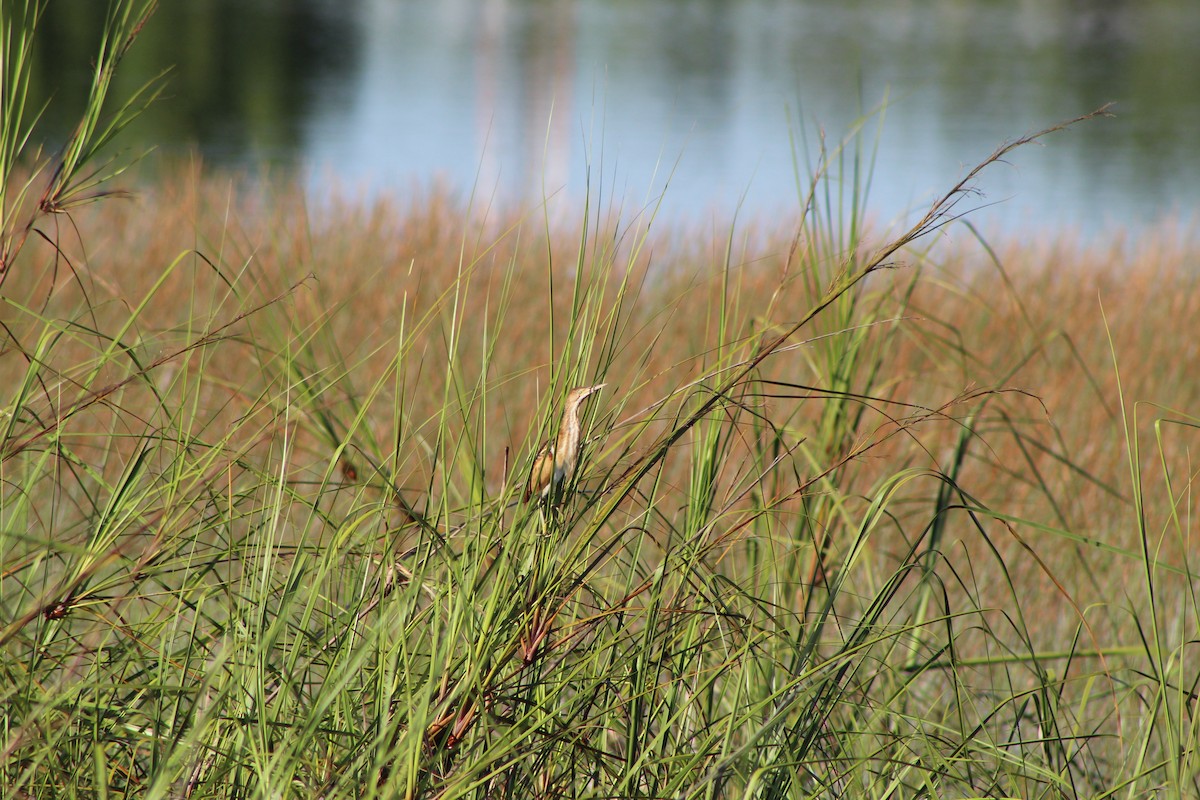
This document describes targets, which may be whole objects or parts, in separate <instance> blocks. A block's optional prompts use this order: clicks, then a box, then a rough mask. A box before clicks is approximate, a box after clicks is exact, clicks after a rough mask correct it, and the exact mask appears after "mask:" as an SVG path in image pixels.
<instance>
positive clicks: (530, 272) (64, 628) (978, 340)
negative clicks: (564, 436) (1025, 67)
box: [0, 4, 1200, 798]
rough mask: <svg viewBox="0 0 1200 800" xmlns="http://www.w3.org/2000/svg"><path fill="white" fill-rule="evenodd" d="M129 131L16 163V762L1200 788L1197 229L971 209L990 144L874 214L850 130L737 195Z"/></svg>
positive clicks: (660, 786) (6, 575)
mask: <svg viewBox="0 0 1200 800" xmlns="http://www.w3.org/2000/svg"><path fill="white" fill-rule="evenodd" d="M150 8H151V6H149V5H147V6H144V7H142V6H139V7H137V8H134V6H131V5H121V4H117V5H116V6H114V9H115V10H114V16H113V20H112V26H111V28H110V32H109V35H108V38H107V39H106V41H109V42H115V43H122V42H126V43H128V42H132V41H133V39H134V38H135V37H136V31H137V30H138V28H139V25H140V19H141V17H140V16H139V14H140V13H148V11H149V10H150ZM122 9H124V10H125V15H124V16H122V15H121V14H122V11H121V10H122ZM138 9H140V11H139V10H138ZM135 12H136V13H135ZM9 24H13V23H9ZM35 28H36V26H35V25H34V24H32V23H29V24H27V25H25V26H24V27H20V26H18V30H17V31H16V32H17V33H21V34H22V35H25V36H32V35H33V32H34V30H35ZM10 41H11V39H10ZM13 52H14V51H13V50H12V49H11V48H10V49H9V50H8V51H6V53H7V55H6V58H9V59H13V58H15V57H14V55H13ZM17 52H18V55H19V50H18V51H17ZM123 52H124V51H123V49H122V48H121V47H113V48H109V49H108V50H106V51H103V52H102V56H104V53H108V54H109V55H108V59H109V60H106V59H105V58H104V57H102V58H100V59H99V60H98V62H97V64H98V74H101V75H103V74H105V70H106V69H109V68H110V67H111V68H112V69H115V68H116V65H117V63H119V60H120V56H121V55H122V54H123ZM17 60H18V61H19V59H17ZM6 64H9V65H10V66H12V64H11V62H6ZM18 66H19V65H18ZM9 74H18V75H19V74H20V72H19V70H16V71H15V72H13V71H12V70H10V72H9ZM101 83H102V82H98V85H100V84H101ZM101 88H103V87H101ZM6 91H9V89H6ZM150 91H152V89H151V90H150ZM9 97H11V95H6V98H9ZM103 101H104V93H103V92H100V95H99V96H98V97H97V98H96V102H97V106H96V109H97V113H98V110H99V108H100V106H101V105H102V104H103ZM135 106H136V104H134V105H126V106H122V107H121V108H122V111H119V112H118V119H119V118H120V116H119V115H120V114H122V113H126V112H129V113H132V112H134V111H136V107H135ZM1089 116H1095V115H1089ZM6 120H7V122H6V124H7V125H8V127H5V128H4V129H3V130H2V131H0V134H2V135H0V140H2V141H3V142H4V143H6V148H5V150H4V153H5V154H9V155H14V156H15V154H17V152H18V151H19V150H20V148H19V147H17V146H16V144H17V143H19V142H20V141H21V137H20V136H19V135H17V134H14V133H13V131H14V130H15V131H18V132H19V131H20V130H21V127H20V122H19V120H17V121H16V122H13V117H11V116H9V117H7V118H6ZM1081 124H1102V123H1101V122H1098V121H1095V120H1091V119H1089V120H1088V121H1086V122H1081ZM14 126H15V127H14ZM118 129H119V126H118ZM1060 129H1061V126H1055V127H1054V128H1052V129H1050V130H1048V131H1046V132H1044V134H1038V135H1036V136H1033V137H1026V138H1025V139H1020V140H1016V141H1014V142H1013V143H1011V145H1009V146H1008V147H1018V146H1023V145H1024V144H1025V143H1027V142H1028V141H1032V140H1033V139H1035V138H1037V136H1040V135H1054V134H1055V133H1056V132H1057V131H1058V130H1060ZM104 130H105V129H103V128H97V127H96V126H88V125H82V126H81V128H80V131H79V133H78V134H77V136H78V137H80V144H79V147H78V148H76V149H75V150H73V149H72V148H70V147H68V148H65V149H64V151H63V153H65V154H68V155H69V154H70V153H71V152H79V153H81V154H83V155H82V156H80V158H79V159H78V160H77V163H70V162H69V160H68V159H65V158H64V156H63V155H62V154H60V155H59V156H54V157H51V158H50V159H49V160H46V159H43V160H42V161H39V160H38V159H37V158H27V159H25V160H21V159H17V158H15V157H11V158H10V157H8V155H6V157H5V159H4V160H3V163H2V164H0V166H3V167H4V184H3V185H4V186H5V197H4V204H3V205H4V210H5V226H4V235H5V239H4V242H3V244H4V249H3V252H4V255H5V260H4V273H3V278H2V282H0V295H2V296H3V300H4V303H3V306H2V307H0V323H2V325H3V327H2V329H0V330H2V332H3V336H4V344H3V349H2V350H0V374H2V375H3V377H4V380H3V385H4V386H6V387H8V388H7V389H6V392H5V395H4V399H3V401H2V402H3V405H0V409H3V416H2V419H3V423H4V429H3V435H2V436H0V609H2V612H0V670H2V671H3V673H4V675H5V678H6V680H5V681H4V683H3V686H2V688H0V692H2V693H3V694H2V696H0V699H2V700H3V706H4V708H5V712H4V715H3V718H2V719H0V786H3V792H4V796H5V797H21V798H27V797H60V796H88V797H91V796H98V797H214V798H217V797H220V798H242V797H246V798H250V797H271V798H276V797H292V796H295V797H306V798H307V797H328V798H333V797H351V796H353V797H356V798H366V797H438V798H458V797H520V798H528V797H560V796H572V797H598V798H606V797H622V798H625V797H630V798H633V797H646V798H651V797H653V798H662V797H679V798H715V797H733V796H748V797H763V798H777V797H801V796H803V797H810V796H822V797H881V798H882V797H897V796H904V797H908V796H922V797H977V796H989V797H993V796H1009V797H1056V798H1057V797H1081V796H1083V797H1107V796H1111V795H1116V794H1121V795H1123V796H1130V797H1141V796H1153V797H1186V796H1191V795H1193V794H1195V793H1196V792H1197V791H1198V790H1200V785H1198V783H1197V776H1196V740H1197V731H1196V725H1197V723H1196V720H1195V717H1194V714H1193V711H1194V708H1195V692H1196V684H1197V681H1198V680H1200V672H1198V671H1197V669H1196V667H1195V666H1194V664H1195V659H1194V657H1193V653H1192V651H1193V650H1194V647H1193V646H1192V643H1193V642H1194V641H1195V640H1196V635H1197V618H1198V615H1197V606H1196V594H1195V589H1194V585H1195V580H1194V578H1193V576H1194V574H1195V568H1194V567H1192V566H1191V551H1192V550H1193V549H1194V547H1193V540H1192V538H1191V529H1192V524H1193V523H1192V518H1191V484H1192V475H1193V471H1194V468H1193V466H1192V464H1191V460H1190V439H1191V434H1192V431H1193V430H1194V429H1195V418H1194V417H1193V416H1191V415H1190V414H1191V412H1190V411H1189V409H1194V408H1196V402H1195V401H1196V398H1195V397H1194V396H1193V394H1194V392H1195V391H1196V389H1195V385H1194V382H1192V381H1189V380H1188V376H1189V375H1190V373H1191V371H1192V370H1191V366H1192V364H1193V363H1194V355H1195V354H1194V352H1193V351H1194V350H1195V348H1196V344H1195V343H1194V342H1193V341H1191V339H1190V338H1188V337H1186V336H1184V335H1183V334H1182V333H1181V331H1183V330H1186V327H1185V325H1184V324H1183V323H1181V321H1186V320H1188V319H1190V318H1191V317H1192V316H1193V312H1194V309H1193V305H1195V304H1196V303H1198V302H1200V300H1197V299H1196V298H1197V297H1198V296H1200V295H1198V294H1197V293H1196V292H1195V291H1192V289H1193V288H1194V282H1195V281H1196V275H1197V269H1196V256H1197V253H1200V248H1198V246H1197V242H1196V240H1195V237H1194V235H1193V230H1192V229H1189V228H1187V227H1185V226H1177V227H1172V228H1166V227H1164V229H1163V230H1162V231H1160V232H1148V233H1144V234H1143V235H1142V236H1140V237H1139V239H1138V240H1137V241H1136V242H1122V241H1120V240H1118V239H1115V238H1114V239H1112V240H1110V241H1108V242H1102V243H1090V242H1081V241H1078V240H1075V239H1072V238H1070V237H1068V236H1064V237H1062V238H1061V239H1059V240H1056V241H1048V242H1009V241H1005V240H998V239H994V238H990V237H986V236H982V235H979V233H978V232H977V231H975V230H974V229H973V228H972V227H971V226H970V224H969V219H970V218H969V216H968V217H966V219H965V220H962V219H959V220H952V219H951V218H952V217H954V216H956V215H958V214H960V213H961V212H962V211H964V210H965V204H966V203H969V202H970V200H971V198H972V194H971V191H972V189H973V187H975V186H976V185H978V182H979V181H986V167H987V165H988V164H990V163H993V162H994V161H995V160H998V159H1000V158H1002V157H1003V156H1004V154H1005V153H1006V152H1007V151H1006V150H1005V149H1004V148H1001V149H1000V150H998V151H997V153H996V154H995V155H994V156H993V157H992V158H991V159H989V160H988V161H987V162H985V163H984V164H983V165H981V170H982V171H980V172H978V173H972V174H971V175H969V176H967V178H966V179H965V180H964V183H963V184H960V185H958V186H955V187H950V188H949V189H948V191H947V193H946V195H945V196H944V197H943V198H942V199H941V200H939V201H937V202H935V204H934V206H933V208H932V209H931V211H930V213H929V215H928V216H926V217H925V218H923V219H915V220H914V221H913V223H912V227H911V228H909V229H907V230H875V229H872V226H871V225H870V224H869V219H870V216H869V202H868V200H869V193H868V192H867V191H866V186H867V184H868V183H869V182H868V181H866V180H865V179H862V178H853V177H852V178H848V179H838V180H835V179H833V178H832V177H831V175H861V174H862V171H861V170H859V169H855V168H854V167H855V165H858V164H861V163H865V162H866V161H867V160H868V158H869V153H864V152H863V150H862V147H863V145H862V141H863V138H862V137H861V136H857V135H854V134H853V133H852V135H850V136H848V137H847V140H846V142H845V143H844V144H843V145H842V146H839V147H836V148H833V149H832V150H830V151H828V152H819V153H817V154H815V155H814V158H813V163H814V164H815V166H814V167H813V168H812V169H811V170H810V179H811V182H810V186H809V189H808V190H807V192H806V193H805V194H804V196H802V197H800V198H799V199H798V203H797V209H796V213H795V215H794V217H793V218H791V219H789V220H786V221H782V222H777V223H771V224H770V225H768V224H765V223H762V222H761V221H751V222H749V223H746V222H742V223H738V224H733V223H730V224H729V225H728V226H726V227H724V228H723V229H720V228H711V227H710V228H704V227H699V226H696V225H694V224H688V223H681V222H677V221H672V220H664V219H662V218H660V217H659V215H658V214H657V212H656V209H655V208H654V207H653V206H651V207H647V208H622V207H616V206H612V205H603V206H601V205H599V204H598V200H597V199H596V198H591V197H589V198H587V199H585V200H583V201H581V202H580V204H579V206H578V208H577V209H575V213H567V214H560V213H558V212H555V213H551V212H550V211H548V210H547V209H546V208H542V207H531V208H497V207H491V206H488V205H487V204H486V203H484V202H482V201H481V200H480V199H479V198H478V197H475V196H472V195H471V194H459V193H456V192H455V191H453V190H450V189H447V188H444V187H437V186H434V187H424V188H414V189H413V190H412V191H410V192H407V193H405V194H404V195H396V196H394V197H390V198H389V197H381V198H374V199H372V200H371V201H370V202H360V201H356V200H355V199H354V198H353V197H350V196H342V197H334V198H322V199H321V200H320V202H319V203H315V204H313V203H310V201H309V200H307V199H306V198H305V196H304V193H303V192H301V191H300V190H299V188H298V186H297V184H296V183H295V182H294V181H293V180H291V179H289V178H288V177H287V176H264V175H255V176H244V175H230V174H223V173H221V172H220V171H217V170H212V169H209V168H206V167H204V166H203V165H202V164H200V163H199V162H193V163H190V164H186V165H180V164H176V165H163V164H159V165H156V170H155V172H154V177H153V178H149V179H146V180H145V181H144V182H143V183H141V184H138V183H137V182H136V181H135V180H134V179H133V178H132V177H131V176H129V175H128V174H122V173H121V172H120V170H118V169H110V170H109V171H107V172H101V173H89V172H87V171H86V170H83V169H82V166H83V165H85V164H88V163H91V162H89V160H88V158H90V156H88V154H90V153H92V152H93V151H92V149H91V147H90V145H91V144H94V143H95V139H96V136H97V135H98V134H97V133H96V131H100V132H101V133H103V131H104ZM96 152H99V151H96ZM27 155H28V154H27ZM83 156H88V158H85V157H83ZM55 159H58V160H57V161H56V160H55ZM89 176H90V177H89ZM114 181H125V182H127V184H128V185H130V186H134V187H136V191H135V192H133V194H132V196H130V197H127V198H122V199H118V198H113V197H109V196H107V195H105V194H104V193H105V192H107V191H108V190H109V188H108V187H111V186H113V185H114ZM98 192H99V193H100V194H97V193H98ZM98 199H102V200H103V201H104V202H92V201H94V200H98ZM85 201H86V202H85ZM598 382H605V383H607V388H606V389H605V391H604V393H603V394H602V395H600V396H599V400H598V401H597V400H595V399H593V400H592V401H589V402H590V405H589V406H588V413H587V414H586V415H585V430H586V433H587V435H588V442H587V445H586V446H585V449H584V456H583V461H582V463H581V469H580V474H579V476H578V480H577V481H576V482H574V483H573V484H572V485H571V486H569V487H568V491H567V497H566V501H565V502H564V503H563V504H562V505H561V506H556V507H550V506H547V505H543V504H538V503H527V502H522V501H521V500H520V499H519V497H520V495H521V494H522V489H523V484H524V481H525V476H526V475H527V474H528V469H529V467H530V464H531V460H532V457H533V453H534V450H535V448H536V445H537V443H538V442H540V441H542V440H543V439H544V438H545V437H546V436H547V435H550V434H552V433H553V431H554V428H555V426H556V424H557V418H558V414H559V413H560V412H561V402H562V398H563V397H564V396H565V394H566V392H567V390H568V389H569V388H571V387H572V386H578V385H585V384H591V383H598Z"/></svg>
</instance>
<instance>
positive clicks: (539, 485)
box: [525, 442, 554, 501]
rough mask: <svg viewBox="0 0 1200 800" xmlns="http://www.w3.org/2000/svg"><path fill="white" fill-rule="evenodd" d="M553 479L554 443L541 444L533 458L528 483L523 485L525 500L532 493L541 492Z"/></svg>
mask: <svg viewBox="0 0 1200 800" xmlns="http://www.w3.org/2000/svg"><path fill="white" fill-rule="evenodd" d="M552 480H554V443H553V442H547V443H546V444H544V445H542V449H541V450H539V451H538V454H537V456H535V457H534V459H533V469H531V470H530V471H529V483H528V484H526V486H525V500H526V501H528V500H529V498H530V497H533V495H534V494H541V493H542V492H543V491H544V490H545V488H546V487H547V486H549V485H550V482H551V481H552Z"/></svg>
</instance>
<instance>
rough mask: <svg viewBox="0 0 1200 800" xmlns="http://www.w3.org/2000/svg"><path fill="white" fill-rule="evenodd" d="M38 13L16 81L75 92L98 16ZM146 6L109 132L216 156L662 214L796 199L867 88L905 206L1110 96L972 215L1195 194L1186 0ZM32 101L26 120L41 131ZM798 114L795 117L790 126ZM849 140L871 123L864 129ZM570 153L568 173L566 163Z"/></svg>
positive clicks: (1024, 156)
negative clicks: (824, 136) (158, 88)
mask: <svg viewBox="0 0 1200 800" xmlns="http://www.w3.org/2000/svg"><path fill="white" fill-rule="evenodd" d="M105 5H106V4H102V3H96V2H94V0H58V2H55V3H53V4H51V6H50V11H49V13H48V15H47V20H46V24H47V30H46V34H47V38H46V39H45V40H44V42H43V46H42V47H41V49H40V50H39V51H38V57H39V61H38V67H37V82H38V88H39V90H40V91H41V92H43V93H45V92H47V91H51V90H53V91H54V92H55V98H56V106H54V109H57V110H59V111H63V110H65V109H71V108H77V107H78V105H79V103H80V102H81V101H82V97H83V94H84V92H85V91H86V86H87V82H88V73H87V69H88V59H89V58H90V54H91V52H92V51H93V50H94V47H95V44H94V42H95V37H96V35H97V31H98V30H99V29H100V27H101V25H102V22H103V13H104V6H105ZM880 5H881V4H878V3H872V2H867V0H807V1H802V0H794V1H791V2H789V1H788V0H636V1H635V0H556V1H555V2H544V1H542V0H442V2H436V3H435V2H428V0H357V2H351V0H342V2H335V1H334V0H164V2H163V3H162V5H161V7H160V10H159V12H158V14H157V16H156V17H155V19H154V20H153V22H152V23H151V25H150V26H148V28H147V30H146V33H145V38H144V39H143V40H142V41H140V42H139V44H138V46H137V47H136V48H135V49H134V51H133V52H132V55H131V61H130V67H131V70H130V71H129V72H127V73H126V74H125V76H124V78H123V80H124V83H123V85H122V87H121V88H122V89H124V90H128V89H131V88H133V87H134V86H136V85H139V84H140V83H141V82H143V81H144V80H146V79H147V77H149V76H150V75H153V74H154V73H156V72H157V71H159V70H161V69H163V68H166V67H172V66H173V67H174V71H173V75H172V78H171V81H170V84H169V90H168V93H167V95H168V96H167V98H166V99H165V100H163V101H162V102H160V103H159V104H158V106H157V107H156V108H155V109H154V110H153V111H152V112H151V113H150V115H149V116H148V117H147V118H146V119H145V120H144V121H143V122H142V124H140V125H139V127H138V128H137V129H136V130H135V131H134V132H133V134H132V135H134V136H135V137H138V138H140V139H141V140H142V141H145V142H150V143H154V144H156V145H158V146H160V147H165V148H166V149H168V150H171V149H181V150H182V149H184V148H186V147H188V146H189V145H190V143H192V142H195V143H198V145H199V147H200V148H201V149H202V151H203V152H204V153H205V154H206V156H207V157H208V158H209V159H210V160H213V161H217V162H221V163H233V164H247V163H255V162H257V161H260V160H264V159H266V160H271V161H273V162H276V163H286V164H296V165H298V166H300V167H301V168H303V169H305V170H306V171H307V174H308V175H309V176H310V179H309V185H310V186H311V189H312V191H313V192H314V194H318V195H319V194H321V193H322V192H324V191H326V190H327V189H328V186H329V185H330V184H331V183H337V184H338V185H342V186H345V185H349V186H354V187H357V186H360V185H361V186H362V187H364V188H365V189H367V190H369V191H370V190H395V191H405V190H406V189H407V188H408V187H409V186H410V185H411V182H412V180H413V179H414V178H415V179H418V180H429V179H431V178H433V177H434V176H443V177H445V178H447V179H449V180H450V181H452V182H453V183H454V184H456V185H458V186H460V187H461V188H462V189H463V190H464V191H466V190H469V189H470V188H471V187H472V186H478V187H479V188H480V189H481V190H482V191H484V192H485V193H486V194H492V193H493V192H494V193H497V194H499V195H501V196H507V197H517V198H522V199H532V198H538V197H542V196H545V195H549V194H555V193H558V194H559V195H561V196H564V197H567V198H578V197H579V196H580V195H581V194H582V193H583V192H584V191H585V190H586V189H585V187H586V186H587V185H589V184H588V181H589V179H590V185H591V186H592V187H593V188H594V187H595V186H597V185H598V184H599V185H602V186H603V187H604V189H605V192H606V194H613V193H615V195H616V196H617V197H618V198H619V199H621V200H623V201H624V202H625V203H626V205H627V207H628V206H631V205H632V206H637V205H640V204H641V203H642V202H644V201H645V199H646V198H647V197H648V196H651V195H652V194H653V193H654V192H655V191H657V190H659V189H661V187H662V186H663V184H664V182H665V181H666V180H667V178H668V176H670V183H671V188H670V189H669V191H668V193H667V200H666V208H667V209H668V211H671V210H674V211H678V212H683V213H690V214H698V213H704V212H708V211H710V210H716V211H719V212H722V213H730V212H731V211H732V210H733V209H734V208H735V207H736V205H737V204H738V202H739V200H740V199H741V198H742V196H743V195H744V196H745V206H746V207H747V208H748V210H750V211H751V212H757V213H762V214H770V213H773V212H776V211H780V212H784V211H786V210H787V209H790V208H791V207H793V206H794V205H795V203H796V197H797V189H796V170H795V169H794V158H793V149H792V144H791V143H790V138H791V137H792V136H798V135H800V133H801V132H803V133H804V135H806V136H807V137H808V138H807V141H806V142H800V141H799V139H797V140H796V141H797V147H798V148H799V151H800V160H801V164H800V169H801V171H803V169H804V163H803V162H804V159H806V158H808V157H810V156H811V153H812V152H813V151H814V150H815V147H816V138H817V131H818V129H819V128H823V129H824V130H825V131H827V132H828V134H829V136H830V137H831V138H838V137H840V136H841V135H842V134H843V133H844V132H845V131H846V130H848V129H849V127H850V126H851V125H852V123H853V121H854V120H855V119H856V118H857V117H858V116H859V114H860V112H861V111H862V110H863V109H870V108H871V107H873V106H875V105H876V104H877V103H878V102H879V101H880V100H881V99H882V98H884V97H885V96H886V97H888V98H890V105H889V107H888V109H887V111H886V115H885V119H884V122H883V126H882V132H881V134H880V137H879V139H878V142H877V143H876V141H875V140H874V138H871V139H868V141H867V146H868V148H869V150H870V151H872V152H873V153H874V155H875V158H876V162H875V164H876V166H875V168H874V173H873V174H874V182H873V185H872V202H871V206H872V208H873V209H874V210H875V213H876V214H877V215H879V216H882V217H884V218H885V219H891V218H895V217H897V216H899V215H902V214H903V213H904V212H905V211H906V210H910V209H913V208H915V207H917V206H918V205H919V204H921V203H922V202H924V201H927V200H928V199H929V197H930V195H931V193H932V192H934V191H935V190H939V189H944V188H945V187H946V186H948V185H949V184H950V183H951V182H953V180H954V179H955V178H956V177H957V176H959V175H960V174H961V171H962V168H963V166H964V165H967V164H969V163H974V162H975V161H977V160H979V159H981V158H982V157H984V156H985V155H987V154H988V153H989V152H990V151H991V150H992V149H993V148H994V147H995V146H996V145H997V144H999V143H1000V142H1001V141H1003V140H1005V139H1007V138H1011V137H1013V136H1016V135H1019V134H1022V133H1025V132H1029V131H1031V130H1034V129H1037V128H1040V127H1044V126H1045V125H1047V124H1049V123H1052V122H1055V121H1058V120H1061V119H1064V118H1067V117H1070V116H1075V115H1077V114H1080V113H1083V112H1085V111H1089V110H1092V109H1094V108H1096V107H1097V106H1099V105H1101V104H1102V103H1104V102H1107V101H1116V102H1117V104H1118V105H1117V108H1116V110H1117V112H1118V114H1119V116H1118V118H1117V119H1115V120H1107V121H1101V122H1096V123H1092V124H1090V125H1087V126H1085V127H1083V128H1077V129H1075V130H1073V131H1071V132H1069V133H1066V134H1060V135H1058V136H1056V137H1054V138H1053V139H1050V140H1048V141H1047V146H1046V147H1044V148H1038V149H1027V150H1025V151H1023V152H1021V153H1020V154H1019V155H1018V156H1017V157H1016V158H1015V162H1014V168H1013V169H1002V170H1000V171H997V172H993V173H991V174H990V175H989V176H988V177H987V178H986V180H985V183H984V185H983V188H984V190H985V191H986V193H987V198H986V200H987V201H995V200H1004V199H1006V198H1011V199H1008V200H1007V202H1004V203H1002V204H1001V205H999V206H996V207H991V208H988V209H986V210H985V211H983V212H981V214H980V215H979V216H977V217H976V219H977V220H978V221H979V222H981V223H982V224H984V225H989V224H990V225H1006V226H1009V227H1013V226H1016V225H1023V224H1042V225H1060V226H1072V227H1079V228H1081V229H1083V230H1085V231H1090V232H1096V231H1100V230H1103V229H1104V228H1105V227H1106V226H1107V225H1109V224H1111V223H1113V222H1120V223H1125V222H1129V223H1134V224H1136V223H1141V222H1146V221H1152V220H1155V219H1157V218H1159V217H1161V216H1162V215H1165V214H1168V213H1172V212H1178V213H1182V214H1185V215H1189V214H1191V212H1192V209H1193V208H1195V207H1196V205H1197V200H1198V199H1200V189H1198V188H1197V187H1200V180H1198V179H1200V154H1198V153H1197V149H1196V148H1195V146H1194V144H1195V131H1196V130H1197V129H1198V128H1200V48H1197V47H1196V46H1195V44H1194V43H1195V41H1197V39H1198V38H1200V4H1197V3H1195V2H1194V0H1158V2H1155V3H1144V2H1136V1H1135V0H1129V1H1128V2H1126V1H1125V0H1104V1H1102V0H1037V2H1033V1H1032V0H1029V1H1028V2H1019V3H992V2H987V0H933V1H932V2H928V3H902V4H890V5H888V6H887V7H886V8H880ZM64 119H66V117H63V116H59V117H53V116H51V117H50V118H49V119H48V120H47V126H48V130H53V129H54V126H55V125H56V124H57V125H59V126H61V125H62V124H65V123H64V122H63V121H64ZM801 129H802V130H801ZM870 130H871V131H872V134H873V133H874V128H873V127H872V128H871V129H870ZM589 168H590V175H589Z"/></svg>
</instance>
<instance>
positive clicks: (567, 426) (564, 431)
mask: <svg viewBox="0 0 1200 800" xmlns="http://www.w3.org/2000/svg"><path fill="white" fill-rule="evenodd" d="M555 449H556V451H557V453H558V457H559V458H560V459H562V461H563V463H564V464H570V465H571V466H574V465H575V459H576V458H578V456H579V406H577V405H572V406H568V407H567V410H566V411H565V412H563V418H562V424H561V425H559V427H558V442H557V445H556V448H555Z"/></svg>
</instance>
